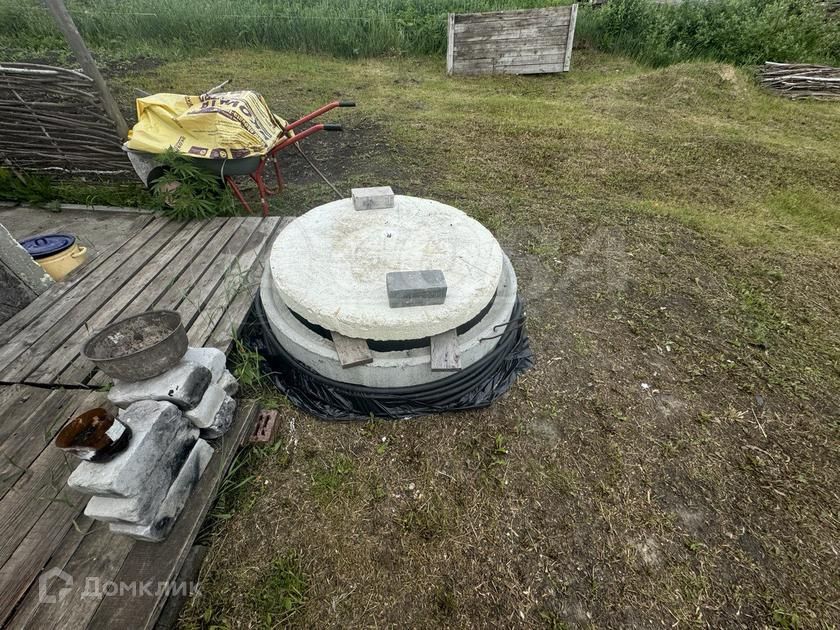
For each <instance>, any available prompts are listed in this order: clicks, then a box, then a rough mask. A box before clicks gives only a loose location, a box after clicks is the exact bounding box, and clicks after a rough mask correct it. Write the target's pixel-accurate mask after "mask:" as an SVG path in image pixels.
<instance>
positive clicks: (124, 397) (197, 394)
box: [108, 348, 238, 439]
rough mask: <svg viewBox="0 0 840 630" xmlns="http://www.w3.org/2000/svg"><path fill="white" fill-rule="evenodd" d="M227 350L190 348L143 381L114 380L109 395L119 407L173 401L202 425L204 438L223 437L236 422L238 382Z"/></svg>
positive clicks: (198, 424)
mask: <svg viewBox="0 0 840 630" xmlns="http://www.w3.org/2000/svg"><path fill="white" fill-rule="evenodd" d="M225 363H226V357H225V353H224V352H222V351H221V350H218V349H216V348H188V349H187V352H186V354H185V355H184V357H183V359H181V362H180V363H178V365H176V366H175V367H173V368H172V369H171V370H169V371H167V372H164V373H163V374H161V375H160V376H155V377H154V378H150V379H147V380H144V381H136V382H133V383H128V382H124V381H116V382H114V386H113V387H112V388H111V391H110V392H109V393H108V399H109V400H110V401H111V402H112V403H114V404H115V405H117V406H118V407H123V408H124V407H126V406H128V405H131V404H132V403H135V402H137V401H140V400H158V401H167V402H171V403H173V404H174V405H177V406H178V408H179V409H181V410H182V411H183V413H184V415H185V416H186V417H187V419H188V420H189V421H190V422H191V423H192V424H193V426H195V427H196V428H198V429H199V431H200V432H201V437H202V438H204V439H215V438H218V437H221V436H222V435H224V434H225V432H226V431H227V430H228V429H230V427H231V425H232V424H233V417H234V412H235V411H236V401H235V400H234V399H233V395H234V394H235V393H236V390H237V388H238V383H237V382H236V379H235V378H234V377H233V375H232V374H231V373H230V372H228V371H227V370H226V369H225Z"/></svg>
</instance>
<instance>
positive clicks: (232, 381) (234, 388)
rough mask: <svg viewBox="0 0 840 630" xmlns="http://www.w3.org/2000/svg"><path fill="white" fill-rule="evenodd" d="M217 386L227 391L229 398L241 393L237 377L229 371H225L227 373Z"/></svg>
mask: <svg viewBox="0 0 840 630" xmlns="http://www.w3.org/2000/svg"><path fill="white" fill-rule="evenodd" d="M216 385H218V386H219V387H221V388H222V389H223V390H225V393H226V394H227V395H228V396H235V395H236V392H238V391H239V382H238V381H237V380H236V377H235V376H234V375H233V374H231V373H230V372H228V371H227V370H225V373H224V374H223V375H222V378H220V379H219V382H218V383H216Z"/></svg>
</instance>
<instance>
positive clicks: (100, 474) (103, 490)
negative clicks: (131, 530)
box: [67, 400, 189, 497]
mask: <svg viewBox="0 0 840 630" xmlns="http://www.w3.org/2000/svg"><path fill="white" fill-rule="evenodd" d="M119 418H120V421H121V422H123V423H125V424H126V425H128V426H129V427H130V428H131V439H130V440H129V442H128V446H127V447H126V449H125V450H124V451H123V452H122V453H120V454H119V455H117V456H116V457H114V459H112V460H111V461H109V462H105V463H93V462H82V463H81V464H79V466H77V467H76V470H74V471H73V473H72V474H71V475H70V478H69V479H68V480H67V485H69V486H70V487H71V488H74V489H75V490H78V491H80V492H84V493H86V494H96V495H103V496H111V497H133V496H138V495H139V494H140V493H141V492H142V491H143V487H144V484H145V483H146V480H147V479H148V477H149V475H151V473H152V471H153V469H154V467H155V466H156V465H157V462H158V460H159V459H160V457H161V454H162V453H165V452H166V450H167V448H168V446H169V444H170V443H171V442H172V440H173V439H174V438H175V434H176V433H177V432H178V431H179V429H180V428H182V427H189V423H187V421H186V419H185V418H184V417H183V416H182V415H181V412H180V411H179V410H178V408H177V407H176V406H175V405H173V404H171V403H168V402H157V401H153V400H144V401H141V402H138V403H134V404H133V405H131V406H130V407H129V408H128V409H126V410H125V411H123V412H121V413H120V416H119Z"/></svg>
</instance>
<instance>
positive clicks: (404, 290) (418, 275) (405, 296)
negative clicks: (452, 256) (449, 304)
mask: <svg viewBox="0 0 840 630" xmlns="http://www.w3.org/2000/svg"><path fill="white" fill-rule="evenodd" d="M385 285H386V288H387V289H388V304H389V305H390V306H391V308H402V307H404V306H429V305H432V304H443V303H444V301H445V300H446V278H444V276H443V271H441V270H440V269H426V270H423V271H391V272H388V273H387V274H386V275H385Z"/></svg>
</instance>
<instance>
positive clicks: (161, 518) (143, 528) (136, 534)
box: [109, 440, 213, 542]
mask: <svg viewBox="0 0 840 630" xmlns="http://www.w3.org/2000/svg"><path fill="white" fill-rule="evenodd" d="M212 457H213V447H212V446H210V445H209V444H208V443H207V442H205V441H204V440H199V441H198V442H196V445H195V447H194V448H193V450H192V452H191V453H190V456H189V457H188V458H187V461H186V462H184V465H183V466H182V467H181V470H180V472H179V473H178V476H177V477H176V478H175V481H174V482H173V484H172V486H171V487H170V488H169V492H168V493H167V494H166V498H165V499H164V500H163V501H162V502H161V504H160V508H158V511H157V513H156V514H155V517H154V518H153V519H152V521H151V523H149V524H147V525H134V524H131V523H111V525H110V526H109V527H110V530H111V531H112V532H114V533H115V534H124V535H126V536H131V537H132V538H136V539H138V540H145V541H148V542H160V541H161V540H164V539H165V538H166V537H167V536H168V535H169V532H170V531H172V527H173V526H174V525H175V522H176V521H177V520H178V516H179V515H180V514H181V511H182V510H183V509H184V505H186V503H187V500H188V499H189V498H190V495H191V494H192V491H193V488H195V485H196V484H197V483H198V480H199V479H200V478H201V475H202V474H203V473H204V470H205V469H206V468H207V464H208V463H210V459H211V458H212Z"/></svg>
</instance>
